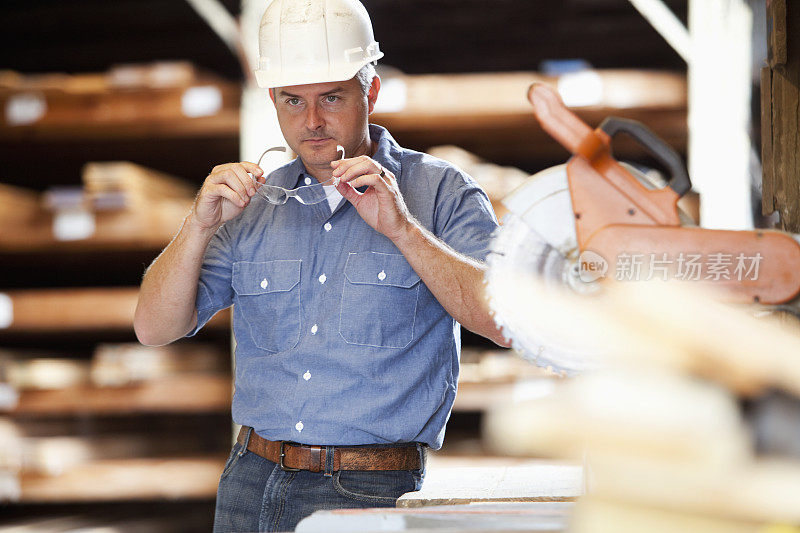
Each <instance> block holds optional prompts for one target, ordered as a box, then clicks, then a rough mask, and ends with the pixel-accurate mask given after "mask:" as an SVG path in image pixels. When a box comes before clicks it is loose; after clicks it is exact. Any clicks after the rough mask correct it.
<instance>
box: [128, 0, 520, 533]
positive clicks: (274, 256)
mask: <svg viewBox="0 0 800 533" xmlns="http://www.w3.org/2000/svg"><path fill="white" fill-rule="evenodd" d="M259 39H260V61H259V66H260V68H259V70H258V71H256V75H257V79H258V81H259V84H260V85H261V86H262V87H268V88H270V97H271V98H272V101H273V102H274V104H275V108H276V110H277V115H278V121H279V124H280V127H281V131H282V132H283V135H284V137H285V139H286V141H287V143H288V144H289V146H290V147H291V148H292V149H293V150H294V151H295V153H297V154H298V156H299V157H298V158H297V159H295V160H294V161H293V162H292V163H290V164H288V165H286V166H284V167H282V168H280V169H278V170H276V171H275V172H273V173H272V174H271V175H270V176H269V177H268V179H266V180H265V179H264V176H263V172H262V170H261V169H260V168H259V167H258V166H257V165H255V164H253V163H249V162H246V161H243V162H241V163H229V164H224V165H219V166H217V167H214V169H213V171H212V173H211V174H210V175H209V176H208V177H207V178H206V180H205V182H204V183H203V186H202V188H201V190H200V193H199V194H198V196H197V199H196V201H195V205H194V208H193V210H192V212H191V213H190V214H189V216H187V218H186V220H185V222H184V224H183V226H182V228H181V230H180V231H179V233H178V234H177V235H176V237H175V238H174V240H173V241H172V242H171V243H170V245H169V246H168V247H167V248H166V249H165V250H164V252H163V253H162V254H161V255H160V256H159V257H158V258H157V259H156V261H154V263H153V264H152V265H151V266H150V268H149V269H148V270H147V272H146V274H145V276H144V279H143V282H142V287H141V292H140V297H139V304H138V306H137V310H136V317H135V324H134V325H135V329H136V333H137V336H138V338H139V339H140V341H141V342H142V343H144V344H150V345H160V344H166V343H169V342H172V341H173V340H176V339H179V338H181V337H183V336H191V335H194V334H195V333H196V332H197V331H198V330H199V329H200V328H201V327H202V326H203V325H204V324H205V323H206V322H207V321H208V320H209V319H210V318H211V317H212V316H213V315H214V314H215V313H216V312H217V311H219V310H220V309H223V308H226V307H228V306H230V305H231V304H235V305H234V326H233V328H234V334H235V337H236V340H237V348H236V371H235V390H236V392H235V395H234V399H233V408H232V410H233V418H234V421H236V422H237V423H239V424H242V426H243V428H242V432H241V433H240V435H239V439H238V442H237V443H236V444H235V445H234V448H233V450H232V452H231V456H230V458H229V460H228V462H227V464H226V465H225V468H224V471H223V473H222V476H221V479H220V485H219V491H218V496H217V509H216V517H215V530H216V531H230V530H232V531H255V530H258V531H285V530H291V529H293V528H294V527H295V525H296V524H297V522H298V521H299V520H300V519H302V518H303V517H305V516H307V515H309V514H311V513H312V512H313V511H315V510H318V509H333V508H345V507H356V508H357V507H377V506H394V504H395V501H396V499H397V498H398V497H399V496H400V495H401V494H403V493H405V492H409V491H413V490H419V488H420V487H421V483H422V476H423V473H424V462H425V447H428V446H430V447H433V448H434V449H438V448H439V447H441V445H442V440H443V438H444V428H445V423H446V422H447V419H448V417H449V415H450V410H451V407H452V405H453V400H454V398H455V391H456V381H457V378H458V356H459V350H460V330H459V323H460V324H462V325H464V326H465V327H467V328H468V329H470V330H472V331H475V332H477V333H479V334H481V335H484V336H486V337H488V338H491V339H493V340H494V341H495V342H498V343H499V344H504V341H503V339H502V338H501V335H500V333H499V332H498V331H497V329H496V327H495V325H494V323H493V320H492V318H491V317H490V315H489V311H488V305H487V303H486V300H485V297H484V293H483V271H484V267H483V264H482V263H481V262H480V260H482V259H483V258H484V257H485V255H486V253H487V247H488V242H489V238H490V235H491V233H492V232H493V230H494V229H495V227H496V221H495V218H494V215H493V213H492V211H491V207H490V204H489V202H488V199H487V198H486V195H485V194H484V193H483V191H481V189H480V188H479V187H478V186H477V185H476V184H475V182H474V181H473V180H472V179H471V178H469V177H468V176H466V175H465V174H463V173H462V172H460V171H459V170H458V169H456V168H454V167H452V166H450V165H448V164H447V163H445V162H443V161H441V160H437V159H434V158H432V157H430V156H427V155H425V154H421V153H418V152H413V151H410V150H405V149H403V148H401V147H400V146H399V145H397V143H396V142H395V141H394V139H392V137H391V136H390V135H389V133H388V132H387V131H386V130H384V129H383V128H380V127H377V126H369V125H368V115H369V113H371V112H372V110H373V107H374V105H375V102H376V100H377V98H378V93H379V91H380V78H378V77H377V76H376V75H375V74H374V68H373V67H372V63H373V62H375V61H377V59H379V58H380V57H382V55H383V54H382V53H380V51H379V50H378V43H377V42H375V41H374V40H373V35H372V27H371V23H370V21H369V17H368V15H367V12H366V10H365V9H364V8H363V6H362V5H361V4H360V3H359V2H358V1H357V0H282V1H281V0H275V1H274V2H272V3H271V4H270V6H269V7H268V8H267V11H266V12H265V14H264V17H263V19H262V23H261V28H260V35H259ZM337 145H341V146H342V147H343V148H344V150H345V153H346V157H345V158H344V159H342V160H339V157H338V156H337ZM248 173H250V174H252V175H253V176H254V177H255V179H256V180H257V183H256V182H255V181H254V179H253V178H251V177H250V176H249V175H248ZM329 180H332V181H331V183H336V186H335V188H334V187H333V186H332V185H331V186H329V188H328V189H323V188H322V187H321V186H316V187H312V189H317V190H314V191H312V193H313V195H316V196H313V195H312V196H313V198H311V200H309V199H308V197H306V202H305V203H302V202H300V201H295V199H294V198H292V197H289V198H288V201H287V202H286V203H282V204H280V205H276V204H273V203H270V202H268V201H266V200H265V199H264V198H262V196H260V195H259V194H258V192H257V190H256V189H257V188H265V189H264V190H266V188H268V187H272V188H271V189H269V190H272V191H278V192H281V189H278V188H276V187H283V188H284V189H288V190H292V189H295V188H297V187H301V186H308V185H314V184H318V183H319V184H326V182H328V181H329ZM265 182H266V183H267V184H268V185H262V184H263V183H265ZM306 190H307V189H306ZM304 194H305V193H304ZM342 197H343V198H342ZM319 200H322V201H319ZM287 442H290V443H302V444H301V445H295V444H286V443H287Z"/></svg>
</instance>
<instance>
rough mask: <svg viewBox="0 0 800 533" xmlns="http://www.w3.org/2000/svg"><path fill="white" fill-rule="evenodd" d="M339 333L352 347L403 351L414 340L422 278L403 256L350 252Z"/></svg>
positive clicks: (346, 266) (343, 290) (346, 267)
mask: <svg viewBox="0 0 800 533" xmlns="http://www.w3.org/2000/svg"><path fill="white" fill-rule="evenodd" d="M344 270H345V272H344V274H345V279H344V287H343V289H342V303H341V309H340V312H339V334H340V335H341V336H342V338H343V339H344V340H345V342H347V343H349V344H361V345H367V346H377V347H382V348H403V347H405V346H408V344H410V343H411V341H412V340H413V339H414V324H415V322H416V313H417V299H418V298H419V288H420V285H421V283H420V279H419V276H418V275H417V274H416V272H414V269H412V268H411V265H409V264H408V262H407V261H406V259H405V257H403V256H402V255H400V254H383V253H378V252H362V253H351V254H350V255H349V256H348V257H347V263H346V264H345V267H344Z"/></svg>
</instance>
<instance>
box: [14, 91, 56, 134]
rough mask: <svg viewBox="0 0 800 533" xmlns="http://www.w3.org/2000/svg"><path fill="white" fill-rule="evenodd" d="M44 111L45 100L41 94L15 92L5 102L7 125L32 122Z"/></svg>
mask: <svg viewBox="0 0 800 533" xmlns="http://www.w3.org/2000/svg"><path fill="white" fill-rule="evenodd" d="M46 112H47V102H46V101H45V99H44V96H42V95H41V94H36V93H22V94H15V95H14V96H12V97H11V98H9V99H8V101H7V102H6V123H7V124H8V125H9V126H24V125H26V124H33V123H34V122H36V121H37V120H39V119H40V118H42V117H43V116H44V114H45V113H46Z"/></svg>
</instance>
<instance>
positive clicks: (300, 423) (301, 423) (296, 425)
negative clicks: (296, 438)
mask: <svg viewBox="0 0 800 533" xmlns="http://www.w3.org/2000/svg"><path fill="white" fill-rule="evenodd" d="M294 429H296V430H297V432H298V433H299V432H301V431H303V422H298V423H297V424H295V425H294Z"/></svg>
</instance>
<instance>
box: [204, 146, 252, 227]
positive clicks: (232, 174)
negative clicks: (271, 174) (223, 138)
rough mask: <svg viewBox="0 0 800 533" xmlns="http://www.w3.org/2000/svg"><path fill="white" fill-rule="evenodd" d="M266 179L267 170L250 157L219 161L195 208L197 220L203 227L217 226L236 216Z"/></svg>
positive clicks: (206, 182) (207, 180)
mask: <svg viewBox="0 0 800 533" xmlns="http://www.w3.org/2000/svg"><path fill="white" fill-rule="evenodd" d="M248 172H250V173H252V174H253V177H254V178H255V179H256V180H257V181H258V183H259V184H260V183H264V180H265V177H264V171H263V170H261V168H260V167H259V166H258V165H256V164H254V163H250V162H248V161H242V162H241V163H226V164H224V165H217V166H215V167H214V168H213V169H212V170H211V174H209V175H208V177H207V178H206V179H205V181H204V182H203V186H202V187H201V189H200V193H199V194H198V195H197V198H196V199H195V201H194V207H193V208H192V212H193V215H194V216H193V217H192V218H193V219H194V222H195V223H196V224H197V225H199V226H200V227H201V228H203V229H211V230H216V229H217V228H218V227H219V226H220V225H221V224H223V223H225V222H227V221H228V220H230V219H232V218H235V217H237V216H238V215H239V214H240V213H241V212H242V211H243V210H244V208H245V207H247V205H248V204H249V203H250V198H252V197H253V195H255V194H256V187H257V186H258V185H257V184H256V182H255V181H253V179H251V178H250V176H249V175H248V174H247V173H248Z"/></svg>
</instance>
